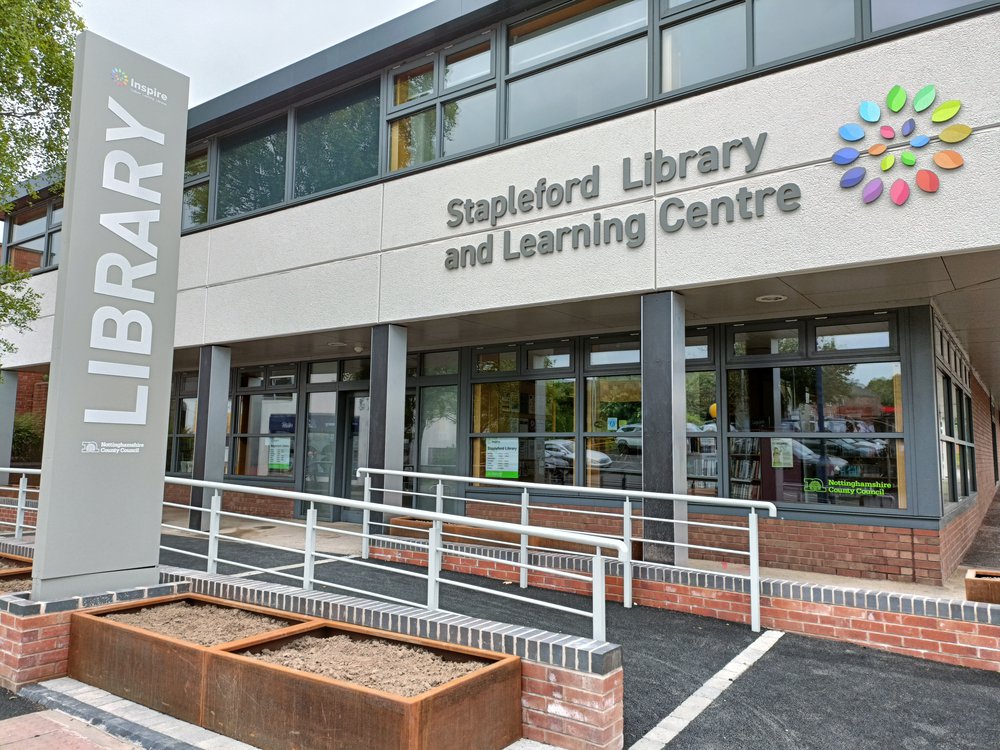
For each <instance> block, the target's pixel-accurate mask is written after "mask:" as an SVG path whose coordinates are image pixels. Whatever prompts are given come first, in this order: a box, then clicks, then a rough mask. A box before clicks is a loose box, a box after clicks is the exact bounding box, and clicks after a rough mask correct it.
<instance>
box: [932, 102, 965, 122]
mask: <svg viewBox="0 0 1000 750" xmlns="http://www.w3.org/2000/svg"><path fill="white" fill-rule="evenodd" d="M961 108H962V102H960V101H959V100H958V99H951V100H950V101H947V102H945V103H944V104H942V105H941V106H939V107H938V108H937V109H935V110H934V112H933V114H931V122H947V121H948V120H950V119H951V118H952V117H954V116H955V115H957V114H958V110H960V109H961Z"/></svg>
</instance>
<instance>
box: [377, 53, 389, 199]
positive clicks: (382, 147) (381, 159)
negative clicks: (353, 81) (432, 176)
mask: <svg viewBox="0 0 1000 750" xmlns="http://www.w3.org/2000/svg"><path fill="white" fill-rule="evenodd" d="M391 80H392V75H391V71H390V70H388V69H386V70H383V71H382V75H381V83H380V91H381V94H380V95H379V98H378V108H379V116H378V129H379V134H378V176H379V177H385V176H386V175H387V174H389V104H388V102H389V92H390V90H391V84H390V81H391ZM382 211H383V212H384V211H385V206H384V205H383V206H382Z"/></svg>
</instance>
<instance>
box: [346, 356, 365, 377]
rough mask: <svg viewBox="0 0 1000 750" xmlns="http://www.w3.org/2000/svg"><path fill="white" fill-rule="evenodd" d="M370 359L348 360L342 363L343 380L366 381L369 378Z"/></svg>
mask: <svg viewBox="0 0 1000 750" xmlns="http://www.w3.org/2000/svg"><path fill="white" fill-rule="evenodd" d="M371 364H372V363H371V360H370V359H348V360H345V361H344V375H343V378H344V380H368V378H370V377H371Z"/></svg>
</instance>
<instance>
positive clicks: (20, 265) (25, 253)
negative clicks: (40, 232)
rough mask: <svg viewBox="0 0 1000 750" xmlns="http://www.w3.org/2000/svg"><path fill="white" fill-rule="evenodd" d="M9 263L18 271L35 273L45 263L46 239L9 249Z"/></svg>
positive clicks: (12, 246)
mask: <svg viewBox="0 0 1000 750" xmlns="http://www.w3.org/2000/svg"><path fill="white" fill-rule="evenodd" d="M7 254H8V261H7V262H8V263H9V264H10V265H11V266H12V267H13V268H14V269H16V270H18V271H34V270H35V269H36V268H41V267H42V264H43V263H44V260H43V257H44V255H45V237H44V236H43V237H36V238H35V239H33V240H28V241H27V242H18V243H15V244H12V245H10V246H9V247H8V248H7Z"/></svg>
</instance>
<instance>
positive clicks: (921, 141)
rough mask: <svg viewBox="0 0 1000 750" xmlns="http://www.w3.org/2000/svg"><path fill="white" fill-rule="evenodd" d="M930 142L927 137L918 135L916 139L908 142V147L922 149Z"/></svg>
mask: <svg viewBox="0 0 1000 750" xmlns="http://www.w3.org/2000/svg"><path fill="white" fill-rule="evenodd" d="M930 142H931V139H930V138H929V137H928V136H926V135H918V136H917V137H916V138H914V139H913V140H912V141H910V145H911V146H913V148H923V147H924V146H926V145H927V144H928V143H930Z"/></svg>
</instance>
